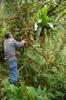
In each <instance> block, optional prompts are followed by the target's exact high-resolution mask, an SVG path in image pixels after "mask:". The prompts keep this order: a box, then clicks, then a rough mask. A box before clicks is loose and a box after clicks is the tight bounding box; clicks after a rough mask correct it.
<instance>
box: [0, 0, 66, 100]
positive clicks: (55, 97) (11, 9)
mask: <svg viewBox="0 0 66 100" xmlns="http://www.w3.org/2000/svg"><path fill="white" fill-rule="evenodd" d="M7 31H11V32H12V33H13V35H14V37H15V38H16V39H17V40H18V41H20V38H21V36H23V38H25V37H26V39H27V44H26V45H25V46H24V47H23V48H21V49H18V50H17V52H16V53H17V57H18V65H19V80H20V84H21V86H19V87H18V86H14V85H12V84H10V83H8V81H7V80H5V79H3V78H0V100H65V97H66V0H63V1H62V0H3V1H2V0H1V1H0V40H1V42H0V62H1V64H0V74H2V75H3V71H4V73H6V74H7V68H6V65H5V63H4V61H3V59H2V58H3V46H2V41H3V35H4V32H7ZM2 70H3V71H2ZM3 77H5V75H4V76H3ZM6 77H7V75H6ZM3 85H4V86H3Z"/></svg>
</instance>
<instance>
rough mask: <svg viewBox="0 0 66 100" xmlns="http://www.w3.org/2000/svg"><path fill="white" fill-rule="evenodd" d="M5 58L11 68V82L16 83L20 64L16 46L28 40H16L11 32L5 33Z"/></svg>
mask: <svg viewBox="0 0 66 100" xmlns="http://www.w3.org/2000/svg"><path fill="white" fill-rule="evenodd" d="M4 37H5V40H4V59H5V62H6V64H7V66H8V68H9V79H8V80H9V82H10V83H12V84H16V83H17V82H18V65H17V58H16V48H20V47H22V46H24V44H25V43H26V40H25V39H23V40H21V42H18V41H16V40H15V39H14V38H13V35H12V33H11V32H7V33H5V35H4Z"/></svg>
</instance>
